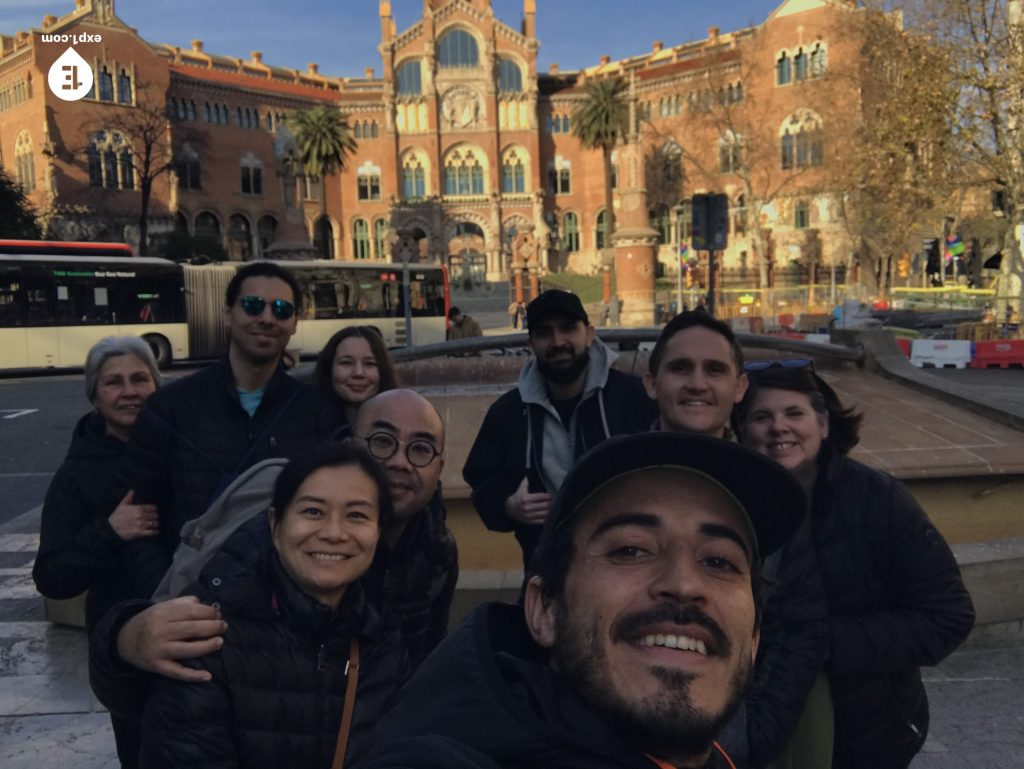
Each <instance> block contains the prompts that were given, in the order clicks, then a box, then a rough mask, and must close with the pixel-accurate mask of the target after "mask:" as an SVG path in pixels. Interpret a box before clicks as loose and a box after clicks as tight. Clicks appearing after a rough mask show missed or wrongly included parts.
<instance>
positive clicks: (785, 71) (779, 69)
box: [775, 53, 793, 85]
mask: <svg viewBox="0 0 1024 769" xmlns="http://www.w3.org/2000/svg"><path fill="white" fill-rule="evenodd" d="M792 82H793V61H792V59H790V58H789V54H787V53H783V54H782V56H780V57H779V60H778V61H777V62H775V84H776V85H789V84H790V83H792Z"/></svg>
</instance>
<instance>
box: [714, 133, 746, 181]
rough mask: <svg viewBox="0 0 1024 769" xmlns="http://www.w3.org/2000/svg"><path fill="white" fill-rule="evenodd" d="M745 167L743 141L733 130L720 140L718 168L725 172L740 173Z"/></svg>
mask: <svg viewBox="0 0 1024 769" xmlns="http://www.w3.org/2000/svg"><path fill="white" fill-rule="evenodd" d="M742 169H743V142H742V140H741V139H740V137H738V136H736V134H734V133H733V132H732V131H726V135H725V136H724V137H723V138H722V139H721V140H720V141H719V142H718V170H719V172H720V173H723V174H734V173H738V172H739V171H741V170H742Z"/></svg>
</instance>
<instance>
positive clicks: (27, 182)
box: [14, 131, 36, 192]
mask: <svg viewBox="0 0 1024 769" xmlns="http://www.w3.org/2000/svg"><path fill="white" fill-rule="evenodd" d="M14 162H15V165H16V168H17V172H16V173H17V177H18V184H20V185H21V188H22V189H23V190H25V192H32V191H33V190H35V188H36V163H35V160H34V159H33V157H32V139H31V138H30V137H29V135H28V131H22V132H21V133H19V134H18V139H17V141H16V142H15V143H14Z"/></svg>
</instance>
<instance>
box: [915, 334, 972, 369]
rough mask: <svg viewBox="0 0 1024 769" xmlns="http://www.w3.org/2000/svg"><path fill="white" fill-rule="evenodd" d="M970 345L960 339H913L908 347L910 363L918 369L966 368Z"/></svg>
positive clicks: (969, 360) (968, 361)
mask: <svg viewBox="0 0 1024 769" xmlns="http://www.w3.org/2000/svg"><path fill="white" fill-rule="evenodd" d="M971 344H972V343H971V342H968V341H967V340H960V339H915V340H914V341H913V342H912V343H911V345H910V362H911V364H912V365H914V366H917V367H918V368H925V367H934V368H967V365H968V364H969V363H970V362H971Z"/></svg>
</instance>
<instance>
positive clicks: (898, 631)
mask: <svg viewBox="0 0 1024 769" xmlns="http://www.w3.org/2000/svg"><path fill="white" fill-rule="evenodd" d="M877 504H879V505H883V506H885V512H886V513H887V521H886V522H885V523H886V529H885V531H884V532H883V536H882V540H883V541H884V544H882V545H880V546H881V547H885V548H886V552H884V553H882V554H881V557H878V558H876V559H874V563H875V564H877V566H876V568H880V569H885V570H886V572H885V573H884V575H883V577H884V579H885V582H886V587H887V589H888V593H889V598H890V601H889V605H888V606H879V607H878V610H877V611H875V612H873V613H870V614H860V615H856V616H835V617H832V620H831V636H832V637H831V647H832V650H831V658H830V661H829V665H830V668H831V670H832V671H834V672H835V673H838V674H843V673H887V672H895V671H899V670H905V669H907V668H909V667H918V666H921V665H937V664H938V663H939V662H941V661H942V660H943V659H945V658H946V657H947V656H948V655H950V654H951V653H952V652H953V651H955V650H956V648H957V647H958V646H959V645H960V644H961V643H962V642H963V641H964V639H966V638H967V635H968V633H970V631H971V628H972V627H973V626H974V605H973V604H972V602H971V597H970V595H969V594H968V592H967V588H966V587H965V586H964V583H963V579H962V578H961V576H960V568H959V566H957V563H956V559H955V558H954V556H953V552H952V551H951V550H950V548H949V545H948V544H946V541H945V540H944V539H943V538H942V535H941V534H939V532H938V530H937V529H936V528H935V527H934V526H933V525H932V523H931V521H930V520H928V517H927V516H926V515H925V513H924V511H923V510H922V509H921V507H920V505H918V504H917V501H916V500H915V499H914V497H913V495H911V493H910V491H909V490H908V489H907V488H906V487H905V486H904V485H903V484H902V483H900V482H898V481H896V480H891V482H890V483H889V488H888V498H887V499H886V498H882V499H878V500H877Z"/></svg>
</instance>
